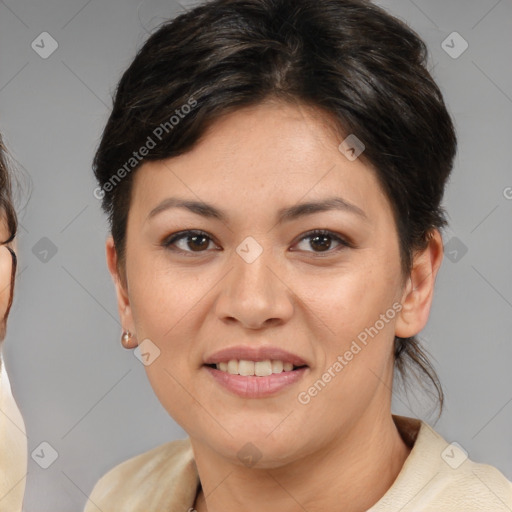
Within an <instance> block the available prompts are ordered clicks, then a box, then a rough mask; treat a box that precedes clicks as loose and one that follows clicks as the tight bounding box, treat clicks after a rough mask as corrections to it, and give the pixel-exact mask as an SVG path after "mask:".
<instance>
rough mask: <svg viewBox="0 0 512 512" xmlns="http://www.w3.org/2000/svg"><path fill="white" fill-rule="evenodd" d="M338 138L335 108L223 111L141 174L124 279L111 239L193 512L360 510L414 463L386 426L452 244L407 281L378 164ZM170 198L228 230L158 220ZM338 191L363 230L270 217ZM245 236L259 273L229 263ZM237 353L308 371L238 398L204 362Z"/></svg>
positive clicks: (325, 215) (114, 270) (268, 105)
mask: <svg viewBox="0 0 512 512" xmlns="http://www.w3.org/2000/svg"><path fill="white" fill-rule="evenodd" d="M341 140H343V139H342V138H340V136H339V135H337V134H336V132H335V130H334V129H332V123H330V122H329V119H328V116H327V115H326V114H325V113H322V112H320V111H317V110H315V109H313V108H311V107H308V106H305V105H291V104H285V103H279V102H275V101H268V102H265V103H263V104H260V105H258V106H256V107H250V108H244V109H241V110H238V111H236V112H234V113H231V114H229V115H226V116H224V117H223V118H221V119H219V120H217V121H216V123H215V124H214V125H212V126H211V127H210V129H209V130H208V132H207V133H206V134H205V136H204V137H203V138H202V140H201V141H200V143H199V144H198V145H197V146H196V147H195V148H194V149H193V150H192V151H190V152H189V153H188V154H185V155H181V156H179V157H176V158H173V159H169V160H166V161H159V162H148V163H145V164H144V165H143V166H142V167H141V168H140V169H139V170H138V171H137V173H136V175H135V176H134V184H133V190H132V198H131V199H132V202H131V208H130V212H129V218H128V226H127V240H126V262H125V267H124V268H123V267H122V265H121V268H120V269H118V264H117V263H118V262H117V258H116V250H115V247H114V244H113V241H112V238H111V237H110V238H109V239H108V240H107V244H106V252H107V262H108V266H109V270H110V272H111V274H112V277H113V279H114V282H115V285H116V291H117V300H118V308H119V314H120V317H121V321H122V325H123V327H124V328H125V329H128V330H129V331H130V332H132V333H133V334H134V336H133V338H132V340H131V345H130V346H131V347H135V346H136V345H137V343H140V342H141V341H142V340H145V339H146V338H149V339H150V340H151V342H152V343H154V344H155V345H156V346H157V347H158V348H159V350H160V356H159V357H158V358H156V359H155V360H154V362H153V363H152V364H150V365H148V366H146V371H147V375H148V378H149V380H150V382H151V385H152V387H153V390H154V392H155V393H156V395H157V397H158V398H159V400H160V402H161V403H162V405H163V406H164V407H165V409H166V410H167V411H168V412H169V414H170V415H171V416H172V417H173V418H174V419H175V420H176V421H177V422H178V423H179V424H180V425H181V426H182V428H183V429H184V430H185V431H186V432H187V433H188V434H189V436H190V438H191V442H192V446H193V449H194V455H195V458H196V463H197V467H198V471H199V475H200V479H201V483H202V488H203V491H204V492H201V493H200V495H199V497H198V500H197V502H196V509H197V510H198V511H199V512H202V511H204V510H209V511H221V510H222V511H223V512H230V511H235V510H241V509H243V510H246V511H261V510H263V509H264V510H266V511H267V512H273V511H278V510H279V511H280V512H283V511H292V510H298V509H299V508H300V506H302V507H304V508H305V509H307V510H308V511H320V510H345V511H356V510H365V509H366V508H368V507H370V506H371V505H373V504H374V503H375V502H376V501H378V499H379V498H380V497H381V496H382V495H383V494H384V493H385V492H386V490H387V489H388V488H389V487H390V486H391V484H392V483H393V481H394V479H395V478H396V476H397V474H398V473H399V471H400V469H401V467H402V465H403V463H404V461H405V459H406V458H407V456H408V454H409V451H410V449H409V448H408V447H407V446H406V445H405V443H404V442H403V440H402V439H401V437H400V435H399V433H398V431H397V430H396V427H395V425H394V423H393V421H392V417H391V387H392V375H393V339H394V336H395V334H396V335H398V336H402V337H407V336H412V335H414V334H417V333H418V332H419V331H420V330H421V329H422V328H423V327H424V325H425V324H426V322H427V319H428V314H429V310H430V304H431V300H432V294H433V289H434V282H435V276H436V274H437V270H438V268H439V266H440V264H441V260H442V240H441V237H440V234H439V232H438V231H433V233H432V237H431V239H430V242H429V246H428V247H427V249H425V250H424V251H422V252H421V253H418V254H416V256H415V258H414V267H413V269H412V272H411V274H410V275H409V276H403V275H402V274H401V269H400V256H399V245H398V235H397V231H396V225H395V222H394V219H393V215H392V210H391V206H390V203H389V201H388V200H387V198H386V196H385V195H384V193H383V192H382V190H381V188H380V186H379V184H378V181H377V179H376V176H375V175H374V172H373V170H372V169H371V167H370V166H368V164H365V163H363V160H362V159H361V158H358V159H356V160H355V161H349V160H348V159H347V158H346V157H345V155H344V154H342V153H341V152H340V151H339V150H338V145H339V144H340V142H341ZM170 196H178V197H180V198H186V199H191V200H200V201H204V202H207V203H210V204H213V205H214V206H216V207H217V208H219V209H222V210H225V211H226V215H227V220H226V221H225V222H223V221H221V220H217V219H212V218H204V217H202V216H199V215H197V214H194V213H192V212H189V211H186V210H185V209H178V208H173V209H169V210H165V211H162V212H161V213H159V214H157V215H155V216H154V217H153V218H151V219H149V220H148V219H147V217H148V214H149V212H150V211H151V210H152V209H153V208H155V207H156V206H157V205H159V204H160V203H161V201H163V200H164V199H165V198H167V197H170ZM332 196H337V197H342V198H343V199H344V200H345V201H347V202H350V203H352V204H354V205H356V206H357V207H358V208H360V209H361V210H363V211H364V214H365V217H366V218H363V217H361V216H358V215H356V214H354V213H352V212H348V211H341V210H332V211H324V212H317V213H314V214H312V215H307V216H304V217H301V218H297V219H294V220H292V221H287V222H284V223H282V224H278V223H277V221H276V216H277V211H278V210H279V209H281V208H285V207H289V206H293V205H295V204H297V203H302V202H306V201H317V200H321V199H324V198H327V197H332ZM186 229H197V230H201V231H204V232H205V233H206V234H207V235H208V236H209V237H210V238H211V239H212V241H209V240H208V239H207V240H206V241H204V242H203V241H202V240H199V241H198V242H196V243H195V244H194V241H193V240H191V239H190V238H188V239H187V238H183V239H181V240H180V241H178V242H176V243H175V244H174V246H173V247H174V248H175V249H176V250H178V249H181V250H182V251H188V252H187V253H186V254H184V255H183V254H180V253H179V252H176V251H174V252H173V251H172V250H171V247H168V248H166V247H164V246H163V243H164V242H165V241H166V239H168V238H169V235H171V234H173V233H177V232H179V231H183V230H186ZM312 229H325V230H329V231H332V232H333V233H334V234H335V235H338V236H340V237H341V238H342V239H346V240H348V241H349V242H350V243H351V246H348V247H347V246H343V245H341V246H340V243H339V242H337V241H336V240H335V239H334V238H331V239H327V249H328V250H327V251H326V250H324V251H322V247H321V242H322V241H320V244H318V243H316V244H315V243H314V242H313V238H314V237H313V238H304V237H305V236H306V235H305V234H306V233H307V232H308V231H310V230H312ZM248 236H250V237H253V238H254V239H255V240H256V241H257V242H258V243H259V245H260V246H261V248H262V249H263V252H262V254H261V255H260V256H259V257H258V258H257V259H256V260H255V261H254V262H252V263H250V264H249V263H247V262H246V261H244V259H242V258H241V257H240V256H239V255H238V254H237V252H236V248H237V247H238V246H239V245H240V244H241V243H242V241H243V240H244V239H245V238H246V237H248ZM329 241H330V244H331V245H330V246H329V245H328V244H329ZM198 246H199V248H200V249H199V250H198V249H197V247H198ZM338 248H340V250H338ZM187 254H188V255H189V256H187ZM394 303H401V305H402V309H401V311H400V312H399V313H398V314H397V315H396V316H395V317H394V318H393V319H392V320H390V321H389V322H387V323H386V324H385V325H384V328H382V329H381V330H380V331H379V332H378V335H376V336H375V337H373V339H371V341H370V342H369V343H368V344H367V345H366V346H365V347H364V348H363V349H362V350H361V351H360V352H359V353H358V354H357V355H355V356H354V358H353V359H352V360H351V361H350V362H349V363H348V364H347V365H346V366H345V367H344V368H343V370H342V371H341V372H339V373H338V374H336V377H335V378H333V379H332V381H331V382H330V383H329V384H328V385H327V386H325V388H324V389H322V390H321V392H319V393H318V394H317V395H316V396H315V397H313V398H312V399H311V401H310V402H309V403H308V404H306V405H304V404H301V403H299V401H298V400H297V395H298V393H300V392H301V391H305V390H307V389H308V388H309V387H310V386H311V385H312V384H313V383H314V382H315V381H317V380H318V379H319V378H320V377H321V376H322V374H323V373H324V372H325V371H326V370H327V369H328V368H329V367H331V366H332V365H333V364H334V363H335V361H336V360H337V357H338V356H339V355H343V354H344V353H345V352H346V351H347V350H348V349H349V347H350V345H351V343H352V341H353V340H355V339H356V338H357V335H358V334H359V333H361V332H362V331H364V329H365V328H368V327H370V326H373V325H374V324H375V322H376V321H377V320H378V319H379V317H380V315H381V314H383V313H385V312H386V311H387V310H388V309H389V308H391V307H392V305H393V304H394ZM235 345H253V346H277V347H279V348H282V349H285V350H288V351H290V352H293V353H295V354H297V355H299V356H300V357H302V358H303V359H304V360H305V361H306V362H307V364H308V369H307V370H306V372H305V374H304V377H303V378H302V379H301V380H300V381H299V382H297V383H295V384H293V385H292V386H289V387H287V388H285V389H284V390H282V391H280V392H279V393H277V394H275V395H274V396H271V397H267V398H263V399H262V398H259V399H243V398H240V397H238V396H235V395H233V394H231V393H230V392H228V391H227V390H225V389H224V388H221V387H220V386H219V385H218V384H217V383H216V382H215V381H214V380H213V379H212V377H211V375H210V374H209V373H208V372H207V371H206V370H205V368H204V367H203V360H204V358H205V357H207V356H208V355H210V354H212V353H213V352H215V351H217V350H219V349H223V348H226V347H232V346H235ZM246 443H251V444H252V445H253V446H254V447H255V448H253V450H254V452H255V453H258V454H259V456H260V457H261V458H260V459H259V460H258V462H257V464H256V465H255V466H253V467H247V466H245V465H244V464H243V463H242V461H241V460H240V459H239V458H238V456H237V454H238V452H239V450H240V449H241V448H242V447H243V446H244V445H246ZM313 468H314V470H313ZM298 504H300V506H299V505H298Z"/></svg>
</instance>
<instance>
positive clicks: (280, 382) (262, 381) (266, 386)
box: [204, 366, 308, 398]
mask: <svg viewBox="0 0 512 512" xmlns="http://www.w3.org/2000/svg"><path fill="white" fill-rule="evenodd" d="M204 368H206V370H207V371H208V372H209V373H210V375H211V376H212V377H213V378H214V379H215V380H216V381H217V382H218V383H219V384H220V385H222V386H223V387H225V388H226V389H227V390H229V391H231V392H232V393H234V394H235V395H238V396H241V397H242V398H264V397H267V396H270V395H274V394H276V393H278V392H279V391H281V390H282V389H284V388H286V387H288V386H291V385H292V384H295V383H296V382H297V381H299V380H300V379H302V377H303V376H304V373H305V372H306V370H307V369H308V367H307V366H305V367H303V368H298V369H297V370H292V371H291V372H281V373H273V374H272V375H268V376H266V377H256V376H253V375H249V376H247V377H244V376H243V375H233V374H231V373H228V372H223V371H221V370H217V369H216V368H211V367H210V366H204Z"/></svg>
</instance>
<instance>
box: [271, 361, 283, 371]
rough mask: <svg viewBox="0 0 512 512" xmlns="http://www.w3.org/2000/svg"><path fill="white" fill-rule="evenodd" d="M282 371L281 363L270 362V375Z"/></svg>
mask: <svg viewBox="0 0 512 512" xmlns="http://www.w3.org/2000/svg"><path fill="white" fill-rule="evenodd" d="M282 371H283V361H272V373H281V372H282Z"/></svg>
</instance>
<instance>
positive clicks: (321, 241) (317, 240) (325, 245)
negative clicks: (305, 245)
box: [299, 229, 352, 253]
mask: <svg viewBox="0 0 512 512" xmlns="http://www.w3.org/2000/svg"><path fill="white" fill-rule="evenodd" d="M308 239H309V240H310V241H309V245H310V247H313V244H314V245H315V246H316V247H318V248H319V250H318V251H313V252H315V253H322V252H328V253H333V252H336V251H339V250H341V249H343V248H344V247H352V244H350V243H349V242H348V241H347V240H344V239H343V238H341V237H340V236H338V235H336V234H335V233H333V232H332V231H328V230H325V229H314V230H313V231H310V232H309V233H306V235H305V236H303V237H302V238H301V239H300V242H302V241H304V240H308ZM329 239H330V240H334V241H336V242H337V243H338V247H337V248H336V249H333V250H330V249H331V245H332V242H330V241H328V240H329ZM300 242H299V243H300ZM307 252H310V251H307Z"/></svg>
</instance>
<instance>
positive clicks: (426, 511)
mask: <svg viewBox="0 0 512 512" xmlns="http://www.w3.org/2000/svg"><path fill="white" fill-rule="evenodd" d="M393 419H394V421H395V424H396V425H397V428H398V430H399V432H400V434H401V435H402V437H403V439H404V440H405V442H406V443H407V444H408V445H409V446H412V450H411V452H410V454H409V456H408V457H407V460H406V461H405V464H404V465H403V467H402V470H401V471H400V473H399V475H398V476H397V478H396V480H395V482H394V483H393V485H392V486H391V487H390V488H389V489H388V491H387V492H386V494H385V495H384V496H382V498H381V499H380V500H379V501H378V502H377V503H376V504H375V505H374V506H373V507H371V508H370V509H369V510H368V511H367V512H391V511H393V512H397V511H400V512H455V511H456V512H472V511H474V512H477V511H478V512H482V511H486V512H491V511H492V512H500V511H507V512H510V511H512V483H511V482H509V481H508V480H507V479H506V478H505V477H504V476H503V474H502V473H500V472H499V471H498V470H497V469H496V468H494V467H492V466H488V465H486V464H479V463H476V462H473V461H471V460H470V459H468V458H466V455H465V452H464V451H462V449H461V448H459V447H458V446H457V445H453V444H452V445H450V444H449V443H447V442H446V441H445V440H444V439H443V438H442V437H441V436H440V435H439V434H438V433H436V432H435V431H434V430H433V429H432V428H431V427H430V426H429V425H428V424H426V423H424V422H422V421H419V420H416V419H412V418H405V417H402V416H393ZM198 486H199V477H198V473H197V468H196V465H195V462H194V454H193V451H192V447H191V445H190V440H189V438H186V439H180V440H178V441H171V442H169V443H166V444H163V445H161V446H158V447H156V448H154V449H152V450H150V451H148V452H145V453H143V454H141V455H138V456H136V457H133V458H131V459H129V460H127V461H125V462H123V463H121V464H119V465H118V466H116V467H114V468H113V469H111V470H110V471H109V472H108V473H106V474H105V475H104V476H103V477H102V478H101V479H100V480H99V481H98V482H97V483H96V485H95V487H94V489H93V491H92V493H91V495H90V499H89V501H88V502H87V505H86V506H85V509H84V512H189V511H190V510H191V509H192V508H193V506H194V502H195V497H196V493H197V491H198V488H199V487H198Z"/></svg>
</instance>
